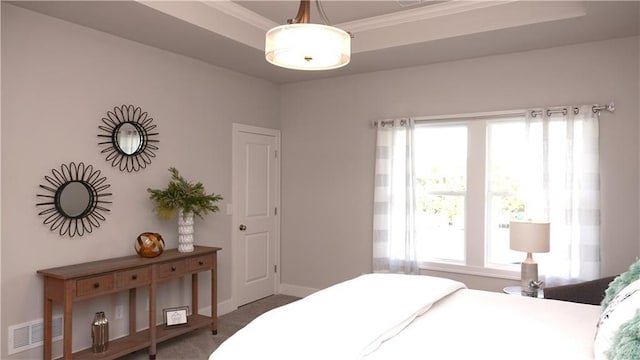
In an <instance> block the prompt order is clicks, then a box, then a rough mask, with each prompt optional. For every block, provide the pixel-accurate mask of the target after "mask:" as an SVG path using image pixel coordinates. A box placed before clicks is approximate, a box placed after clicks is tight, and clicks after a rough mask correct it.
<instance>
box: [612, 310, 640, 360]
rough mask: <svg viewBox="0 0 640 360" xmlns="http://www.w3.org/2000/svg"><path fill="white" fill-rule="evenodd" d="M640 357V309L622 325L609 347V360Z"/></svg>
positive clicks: (626, 359) (625, 359)
mask: <svg viewBox="0 0 640 360" xmlns="http://www.w3.org/2000/svg"><path fill="white" fill-rule="evenodd" d="M628 359H640V309H638V311H636V315H635V316H634V317H633V318H631V320H629V321H627V322H626V323H624V324H622V326H620V329H619V330H618V332H617V333H616V334H615V336H614V338H613V343H612V344H611V349H609V360H628Z"/></svg>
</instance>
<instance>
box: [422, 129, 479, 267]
mask: <svg viewBox="0 0 640 360" xmlns="http://www.w3.org/2000/svg"><path fill="white" fill-rule="evenodd" d="M415 156H416V159H417V161H416V168H415V171H416V184H415V191H416V196H417V198H416V219H415V220H416V234H417V239H418V240H417V248H418V259H420V260H422V261H451V262H464V260H465V233H464V224H465V209H464V208H465V197H466V193H465V192H466V188H467V128H466V126H464V125H457V124H453V125H452V124H447V125H429V126H421V127H419V128H417V129H416V132H415Z"/></svg>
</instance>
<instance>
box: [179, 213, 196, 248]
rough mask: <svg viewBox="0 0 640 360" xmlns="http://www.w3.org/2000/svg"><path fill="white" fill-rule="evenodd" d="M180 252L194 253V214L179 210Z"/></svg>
mask: <svg viewBox="0 0 640 360" xmlns="http://www.w3.org/2000/svg"><path fill="white" fill-rule="evenodd" d="M178 251H179V252H183V253H186V252H192V251H193V212H188V213H186V214H185V213H183V211H182V209H178Z"/></svg>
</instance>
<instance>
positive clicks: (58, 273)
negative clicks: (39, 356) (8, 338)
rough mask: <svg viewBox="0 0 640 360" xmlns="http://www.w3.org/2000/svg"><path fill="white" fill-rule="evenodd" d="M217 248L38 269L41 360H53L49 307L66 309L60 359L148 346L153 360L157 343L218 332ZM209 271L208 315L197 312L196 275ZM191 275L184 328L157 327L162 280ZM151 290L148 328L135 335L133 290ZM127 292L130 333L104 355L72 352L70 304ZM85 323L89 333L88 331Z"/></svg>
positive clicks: (118, 354) (113, 355)
mask: <svg viewBox="0 0 640 360" xmlns="http://www.w3.org/2000/svg"><path fill="white" fill-rule="evenodd" d="M219 250H221V248H219V247H206V246H196V247H195V250H194V251H193V252H190V253H180V252H178V251H177V249H171V250H166V251H165V252H164V253H162V255H160V256H158V257H155V258H142V257H139V256H137V255H132V256H124V257H119V258H114V259H107V260H100V261H94V262H89V263H83V264H76V265H70V266H62V267H57V268H52V269H46V270H38V274H40V275H42V276H44V359H45V360H50V359H51V356H52V354H51V350H52V329H51V325H52V315H53V314H52V306H53V302H54V301H55V302H57V303H60V304H62V306H63V309H64V310H63V311H64V324H63V327H64V340H63V358H64V359H72V358H73V359H115V358H118V357H121V356H124V355H127V354H129V353H131V352H134V351H136V350H140V349H144V348H147V347H148V348H149V358H150V359H152V360H153V359H155V357H156V344H157V343H159V342H161V341H164V340H168V339H171V338H173V337H176V336H178V335H182V334H185V333H187V332H190V331H193V330H196V329H200V328H203V327H207V326H211V331H212V333H213V334H216V333H217V331H218V311H217V302H218V300H217V298H218V294H217V253H218V251H219ZM202 271H211V317H209V316H204V315H199V314H198V273H199V272H202ZM185 275H191V293H192V294H191V298H192V300H191V312H192V313H193V314H192V315H190V316H189V317H188V326H180V327H170V328H166V327H165V326H164V325H163V324H161V325H156V287H157V284H158V283H159V282H161V281H166V280H170V279H176V278H180V277H183V276H185ZM142 286H148V287H149V328H148V329H146V330H143V331H139V332H138V331H136V288H138V287H142ZM125 290H128V291H129V335H128V336H125V337H122V338H119V339H116V340H109V346H108V349H107V351H105V352H103V353H98V354H96V353H93V352H92V351H91V348H89V349H86V350H83V351H80V352H77V353H75V354H72V349H71V344H72V334H73V332H72V330H73V329H72V327H71V324H72V316H73V302H74V301H78V300H84V299H89V298H93V297H96V296H102V295H106V294H112V293H116V292H119V291H125ZM89 325H90V321H87V329H86V330H87V332H89V331H90V326H89Z"/></svg>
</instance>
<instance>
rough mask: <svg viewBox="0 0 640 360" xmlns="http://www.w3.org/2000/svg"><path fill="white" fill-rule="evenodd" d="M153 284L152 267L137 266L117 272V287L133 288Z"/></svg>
mask: <svg viewBox="0 0 640 360" xmlns="http://www.w3.org/2000/svg"><path fill="white" fill-rule="evenodd" d="M149 284H151V268H149V267H144V268H137V269H132V270H126V271H118V272H117V273H116V287H118V289H131V288H135V287H139V286H144V285H149Z"/></svg>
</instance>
